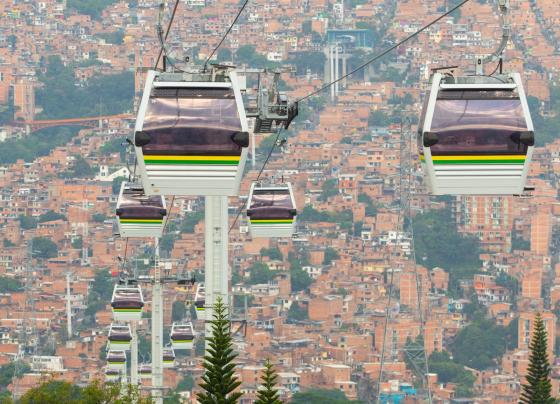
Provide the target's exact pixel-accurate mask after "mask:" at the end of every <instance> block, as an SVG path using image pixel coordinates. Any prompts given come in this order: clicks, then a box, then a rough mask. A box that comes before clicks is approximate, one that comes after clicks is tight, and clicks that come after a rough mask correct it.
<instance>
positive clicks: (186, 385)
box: [177, 375, 194, 391]
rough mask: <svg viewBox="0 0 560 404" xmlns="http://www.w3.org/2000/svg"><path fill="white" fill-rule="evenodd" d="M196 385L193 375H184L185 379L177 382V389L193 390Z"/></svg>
mask: <svg viewBox="0 0 560 404" xmlns="http://www.w3.org/2000/svg"><path fill="white" fill-rule="evenodd" d="M193 387H194V379H193V377H192V376H191V375H185V376H183V379H181V381H180V382H179V384H177V391H191V390H192V389H193Z"/></svg>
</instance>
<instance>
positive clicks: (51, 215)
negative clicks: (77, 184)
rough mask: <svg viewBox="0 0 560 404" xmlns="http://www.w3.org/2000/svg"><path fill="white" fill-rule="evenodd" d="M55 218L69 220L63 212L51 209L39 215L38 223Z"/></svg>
mask: <svg viewBox="0 0 560 404" xmlns="http://www.w3.org/2000/svg"><path fill="white" fill-rule="evenodd" d="M53 220H65V221H66V220H67V219H66V216H64V215H63V214H62V213H58V212H55V211H54V210H49V211H47V212H45V213H43V214H42V215H41V216H39V221H38V223H45V222H51V221H53Z"/></svg>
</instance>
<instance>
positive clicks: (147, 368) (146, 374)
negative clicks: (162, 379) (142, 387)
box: [138, 363, 152, 379]
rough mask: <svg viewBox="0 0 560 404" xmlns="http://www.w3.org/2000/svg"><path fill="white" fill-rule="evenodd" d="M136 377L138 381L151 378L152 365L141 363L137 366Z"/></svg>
mask: <svg viewBox="0 0 560 404" xmlns="http://www.w3.org/2000/svg"><path fill="white" fill-rule="evenodd" d="M138 375H139V376H140V379H151V378H152V365H151V364H150V363H142V364H140V366H138Z"/></svg>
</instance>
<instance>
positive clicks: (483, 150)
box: [430, 95, 527, 155]
mask: <svg viewBox="0 0 560 404" xmlns="http://www.w3.org/2000/svg"><path fill="white" fill-rule="evenodd" d="M471 96H472V95H471ZM450 98H451V97H450ZM465 98H466V97H465ZM468 98H469V99H464V98H463V99H438V100H437V102H436V106H435V110H434V115H433V118H432V125H431V129H430V132H433V133H435V134H437V136H438V142H437V144H435V145H434V146H432V147H431V148H430V150H431V152H432V154H433V155H446V154H449V155H453V154H459V155H461V154H464V155H469V154H471V155H496V154H497V155H500V154H501V155H505V154H526V152H527V146H525V145H523V144H521V143H520V142H519V140H518V139H519V136H520V135H521V133H524V132H526V131H527V124H526V121H525V115H524V112H523V108H522V106H521V101H520V100H519V98H511V97H509V98H507V97H503V98H499V99H492V98H491V97H488V98H487V99H472V98H470V97H468Z"/></svg>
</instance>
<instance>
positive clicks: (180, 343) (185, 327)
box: [170, 323, 194, 359]
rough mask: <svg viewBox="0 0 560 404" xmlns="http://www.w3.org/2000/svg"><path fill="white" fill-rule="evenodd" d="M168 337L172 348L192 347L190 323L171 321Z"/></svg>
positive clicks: (191, 327)
mask: <svg viewBox="0 0 560 404" xmlns="http://www.w3.org/2000/svg"><path fill="white" fill-rule="evenodd" d="M170 339H171V346H172V347H173V349H192V347H193V341H194V328H193V325H192V323H173V325H172V326H171V335H170ZM173 359H175V358H173Z"/></svg>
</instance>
